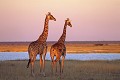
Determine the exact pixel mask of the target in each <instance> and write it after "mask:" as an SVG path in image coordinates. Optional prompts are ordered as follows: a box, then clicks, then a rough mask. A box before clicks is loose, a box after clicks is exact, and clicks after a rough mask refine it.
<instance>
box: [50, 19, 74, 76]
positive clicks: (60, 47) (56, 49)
mask: <svg viewBox="0 0 120 80" xmlns="http://www.w3.org/2000/svg"><path fill="white" fill-rule="evenodd" d="M67 26H70V27H72V25H71V22H70V20H69V18H67V20H65V24H64V29H63V33H62V35H61V37H60V39H59V40H58V42H57V43H55V44H54V45H52V46H51V49H50V56H51V60H52V63H51V65H52V73H53V69H54V66H55V65H56V72H57V61H59V65H60V74H61V72H62V73H63V67H64V59H65V56H66V46H65V38H66V28H67ZM55 56H56V59H55V60H54V57H55ZM61 57H62V65H61V60H60V58H61ZM61 67H62V71H61Z"/></svg>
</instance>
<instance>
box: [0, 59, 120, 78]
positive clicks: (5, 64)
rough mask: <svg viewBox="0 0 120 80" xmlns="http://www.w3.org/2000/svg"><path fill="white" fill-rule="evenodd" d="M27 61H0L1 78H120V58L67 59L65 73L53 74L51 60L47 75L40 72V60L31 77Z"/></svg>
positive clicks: (47, 62)
mask: <svg viewBox="0 0 120 80" xmlns="http://www.w3.org/2000/svg"><path fill="white" fill-rule="evenodd" d="M26 65H27V61H0V80H120V60H117V61H72V60H68V61H65V69H64V74H63V75H62V76H61V78H60V77H59V76H55V75H51V67H50V61H46V77H43V76H41V75H40V74H39V61H36V63H35V75H36V77H31V75H30V68H29V69H27V68H26Z"/></svg>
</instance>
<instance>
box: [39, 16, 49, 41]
mask: <svg viewBox="0 0 120 80" xmlns="http://www.w3.org/2000/svg"><path fill="white" fill-rule="evenodd" d="M48 23H49V20H48V19H47V16H46V18H45V23H44V30H43V32H42V34H41V35H40V36H39V38H38V40H37V41H39V42H46V40H47V37H48Z"/></svg>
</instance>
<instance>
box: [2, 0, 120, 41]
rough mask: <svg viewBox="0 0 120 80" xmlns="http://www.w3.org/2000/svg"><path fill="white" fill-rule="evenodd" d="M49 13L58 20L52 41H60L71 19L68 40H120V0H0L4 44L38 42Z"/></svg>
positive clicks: (51, 30)
mask: <svg viewBox="0 0 120 80" xmlns="http://www.w3.org/2000/svg"><path fill="white" fill-rule="evenodd" d="M47 12H51V14H53V15H54V17H55V18H56V20H57V21H56V22H54V21H50V22H49V36H48V39H47V40H48V41H57V40H58V39H59V37H60V36H61V34H62V32H63V25H64V20H65V19H66V18H68V17H69V18H70V19H71V23H72V25H73V27H72V28H70V27H67V37H66V41H108V40H109V41H114V40H116V41H118V40H120V0H0V42H1V41H34V40H36V39H37V38H38V37H39V35H40V34H41V33H42V30H43V27H44V19H45V14H47Z"/></svg>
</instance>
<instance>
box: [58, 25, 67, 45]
mask: <svg viewBox="0 0 120 80" xmlns="http://www.w3.org/2000/svg"><path fill="white" fill-rule="evenodd" d="M66 28H67V26H66V25H64V29H63V33H62V35H61V37H60V39H59V40H58V43H62V44H64V42H65V38H66Z"/></svg>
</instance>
